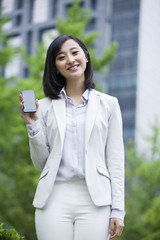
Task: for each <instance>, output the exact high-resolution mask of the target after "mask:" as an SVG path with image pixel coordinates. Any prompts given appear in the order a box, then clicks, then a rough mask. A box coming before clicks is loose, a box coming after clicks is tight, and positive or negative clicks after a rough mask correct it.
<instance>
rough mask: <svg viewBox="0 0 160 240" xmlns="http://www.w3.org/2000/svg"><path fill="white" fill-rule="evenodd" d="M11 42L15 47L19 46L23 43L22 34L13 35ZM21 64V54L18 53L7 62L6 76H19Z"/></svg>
mask: <svg viewBox="0 0 160 240" xmlns="http://www.w3.org/2000/svg"><path fill="white" fill-rule="evenodd" d="M10 44H11V46H12V47H14V48H18V47H19V46H21V44H22V39H21V36H19V35H18V36H12V37H11V38H10ZM20 64H21V56H20V54H16V56H15V57H14V58H13V59H12V61H11V62H9V63H8V64H7V66H6V67H5V70H4V76H5V77H11V76H19V74H20Z"/></svg>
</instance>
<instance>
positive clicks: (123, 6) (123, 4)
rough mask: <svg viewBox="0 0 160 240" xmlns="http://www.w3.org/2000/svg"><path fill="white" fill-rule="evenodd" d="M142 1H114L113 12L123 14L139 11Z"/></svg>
mask: <svg viewBox="0 0 160 240" xmlns="http://www.w3.org/2000/svg"><path fill="white" fill-rule="evenodd" d="M139 6H140V0H113V12H114V13H121V12H126V11H134V10H136V9H139Z"/></svg>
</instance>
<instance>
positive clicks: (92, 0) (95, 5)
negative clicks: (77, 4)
mask: <svg viewBox="0 0 160 240" xmlns="http://www.w3.org/2000/svg"><path fill="white" fill-rule="evenodd" d="M90 1H91V2H90V6H91V8H92V9H93V10H95V9H96V7H97V0H90Z"/></svg>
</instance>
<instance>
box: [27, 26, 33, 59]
mask: <svg viewBox="0 0 160 240" xmlns="http://www.w3.org/2000/svg"><path fill="white" fill-rule="evenodd" d="M27 53H28V55H31V53H32V32H31V31H29V32H28V33H27Z"/></svg>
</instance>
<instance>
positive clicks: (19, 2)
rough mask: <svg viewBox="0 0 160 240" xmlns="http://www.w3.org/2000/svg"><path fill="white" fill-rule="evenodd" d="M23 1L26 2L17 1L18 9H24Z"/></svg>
mask: <svg viewBox="0 0 160 240" xmlns="http://www.w3.org/2000/svg"><path fill="white" fill-rule="evenodd" d="M23 1H24V0H17V1H16V7H17V9H21V8H23Z"/></svg>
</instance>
